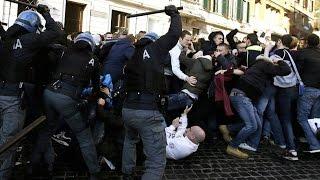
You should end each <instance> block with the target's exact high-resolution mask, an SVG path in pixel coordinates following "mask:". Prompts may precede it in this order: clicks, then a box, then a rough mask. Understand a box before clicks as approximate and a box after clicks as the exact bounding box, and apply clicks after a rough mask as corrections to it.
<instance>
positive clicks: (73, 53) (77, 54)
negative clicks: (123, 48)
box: [53, 44, 100, 93]
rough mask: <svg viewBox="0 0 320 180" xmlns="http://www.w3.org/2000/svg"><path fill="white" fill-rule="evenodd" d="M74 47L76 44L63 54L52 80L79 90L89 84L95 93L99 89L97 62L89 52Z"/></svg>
mask: <svg viewBox="0 0 320 180" xmlns="http://www.w3.org/2000/svg"><path fill="white" fill-rule="evenodd" d="M75 46H76V44H74V45H73V46H71V47H69V48H68V49H67V50H66V51H65V52H64V53H63V56H62V59H61V61H60V62H59V63H58V65H57V70H56V72H55V74H54V77H53V80H54V81H56V80H61V81H63V82H65V83H68V84H70V85H72V86H74V87H77V88H79V89H82V88H85V87H87V86H89V85H90V84H91V85H92V87H93V92H94V93H96V92H98V91H99V89H100V69H99V62H98V61H97V60H95V59H93V54H92V52H91V50H89V49H80V48H77V47H75ZM79 93H81V92H79Z"/></svg>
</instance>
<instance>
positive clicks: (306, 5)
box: [303, 0, 308, 8]
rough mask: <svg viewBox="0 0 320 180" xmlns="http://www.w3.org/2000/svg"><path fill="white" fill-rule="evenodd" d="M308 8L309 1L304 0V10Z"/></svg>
mask: <svg viewBox="0 0 320 180" xmlns="http://www.w3.org/2000/svg"><path fill="white" fill-rule="evenodd" d="M307 7H308V0H303V8H307Z"/></svg>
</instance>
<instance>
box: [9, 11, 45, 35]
mask: <svg viewBox="0 0 320 180" xmlns="http://www.w3.org/2000/svg"><path fill="white" fill-rule="evenodd" d="M14 24H17V25H19V26H22V27H23V28H25V29H26V30H27V31H29V32H36V31H37V30H41V29H42V28H43V26H42V24H41V19H40V16H39V15H38V14H37V12H35V11H32V10H26V11H22V12H21V13H20V14H19V16H18V18H17V19H16V21H15V22H14Z"/></svg>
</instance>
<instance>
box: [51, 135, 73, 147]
mask: <svg viewBox="0 0 320 180" xmlns="http://www.w3.org/2000/svg"><path fill="white" fill-rule="evenodd" d="M51 139H52V140H54V141H55V142H57V143H59V144H61V145H64V146H69V144H68V143H67V142H66V141H63V140H61V139H58V138H56V137H51Z"/></svg>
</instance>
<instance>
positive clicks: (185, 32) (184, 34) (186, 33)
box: [180, 30, 191, 39]
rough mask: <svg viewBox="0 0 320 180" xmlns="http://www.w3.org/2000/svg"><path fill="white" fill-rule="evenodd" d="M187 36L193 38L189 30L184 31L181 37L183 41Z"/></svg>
mask: <svg viewBox="0 0 320 180" xmlns="http://www.w3.org/2000/svg"><path fill="white" fill-rule="evenodd" d="M186 35H189V36H191V33H190V32H189V31H187V30H183V31H182V33H181V35H180V37H181V39H183V38H184V37H185V36H186Z"/></svg>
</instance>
